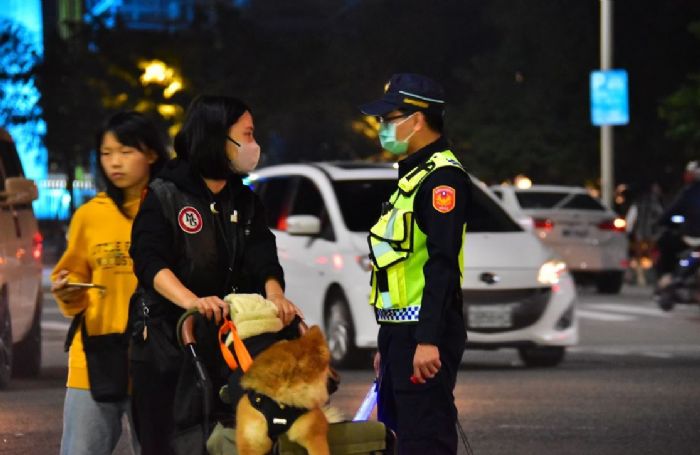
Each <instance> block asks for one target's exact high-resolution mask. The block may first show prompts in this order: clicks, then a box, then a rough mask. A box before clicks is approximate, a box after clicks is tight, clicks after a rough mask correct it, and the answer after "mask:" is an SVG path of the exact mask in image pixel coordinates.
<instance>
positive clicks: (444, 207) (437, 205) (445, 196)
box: [433, 185, 456, 213]
mask: <svg viewBox="0 0 700 455" xmlns="http://www.w3.org/2000/svg"><path fill="white" fill-rule="evenodd" d="M455 196H456V194H455V189H454V188H452V187H451V186H447V185H440V186H437V187H435V188H433V208H434V209H435V210H437V211H438V212H440V213H448V212H451V211H452V209H454V208H455V199H456V198H455Z"/></svg>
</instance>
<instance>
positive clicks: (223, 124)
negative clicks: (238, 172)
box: [174, 95, 251, 179]
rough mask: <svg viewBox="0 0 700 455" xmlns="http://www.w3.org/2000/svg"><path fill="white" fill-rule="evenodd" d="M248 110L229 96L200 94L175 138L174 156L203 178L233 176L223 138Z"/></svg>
mask: <svg viewBox="0 0 700 455" xmlns="http://www.w3.org/2000/svg"><path fill="white" fill-rule="evenodd" d="M245 111H248V112H251V110H250V108H249V107H248V106H247V105H246V104H245V103H244V102H243V101H241V100H239V99H237V98H233V97H230V96H217V95H203V96H198V97H197V98H195V99H194V100H193V101H192V103H191V104H190V106H189V107H188V108H187V114H186V115H185V123H184V124H183V125H182V129H181V130H180V132H179V133H177V135H176V136H175V144H174V145H175V153H177V157H178V158H179V159H181V160H184V161H187V162H189V163H190V166H191V167H192V169H193V170H194V171H195V172H196V173H197V174H199V175H201V176H202V177H204V178H209V179H225V178H227V177H229V176H230V175H231V173H232V171H231V167H230V164H229V159H228V156H226V136H227V135H228V130H229V128H231V125H233V124H234V123H236V122H237V121H238V119H239V118H241V115H243V114H244V113H245Z"/></svg>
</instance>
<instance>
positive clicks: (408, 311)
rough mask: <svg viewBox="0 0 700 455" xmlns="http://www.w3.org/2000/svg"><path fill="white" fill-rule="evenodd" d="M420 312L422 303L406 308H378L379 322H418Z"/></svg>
mask: <svg viewBox="0 0 700 455" xmlns="http://www.w3.org/2000/svg"><path fill="white" fill-rule="evenodd" d="M419 314H420V305H418V306H410V307H406V308H399V309H398V310H392V309H387V310H385V309H382V308H379V309H377V321H379V322H404V321H405V322H416V321H418V315H419Z"/></svg>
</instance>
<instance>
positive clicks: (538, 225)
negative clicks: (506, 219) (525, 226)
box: [532, 218, 554, 231]
mask: <svg viewBox="0 0 700 455" xmlns="http://www.w3.org/2000/svg"><path fill="white" fill-rule="evenodd" d="M532 224H533V225H534V226H535V229H544V230H545V231H551V230H552V229H553V228H554V221H552V220H550V219H549V218H533V220H532Z"/></svg>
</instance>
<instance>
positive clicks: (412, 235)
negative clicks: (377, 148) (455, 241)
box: [368, 150, 464, 323]
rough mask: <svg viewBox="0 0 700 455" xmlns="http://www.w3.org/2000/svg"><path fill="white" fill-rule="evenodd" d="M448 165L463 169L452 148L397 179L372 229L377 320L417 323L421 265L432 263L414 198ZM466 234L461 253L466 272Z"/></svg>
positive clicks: (422, 283) (422, 282)
mask: <svg viewBox="0 0 700 455" xmlns="http://www.w3.org/2000/svg"><path fill="white" fill-rule="evenodd" d="M446 166H453V167H457V168H459V169H461V170H464V169H463V168H462V166H461V164H460V163H459V161H457V159H456V158H455V156H454V155H453V154H452V152H450V151H449V150H446V151H443V152H438V153H435V154H433V155H432V156H431V157H430V159H428V160H427V161H426V162H425V163H423V164H421V165H420V166H418V167H416V168H415V169H413V170H411V171H410V172H409V173H408V174H406V175H405V176H404V177H403V178H401V179H400V180H399V183H398V189H397V190H396V191H395V192H394V193H393V194H392V196H391V198H390V207H391V208H390V209H389V210H387V211H386V212H385V213H383V214H382V216H380V218H379V220H378V221H377V222H376V223H375V224H374V226H372V228H371V229H370V234H369V236H368V243H369V246H370V253H371V254H370V258H371V259H372V268H373V273H372V289H371V293H370V305H372V306H374V307H375V308H376V315H377V320H378V321H379V322H393V323H401V322H416V321H418V317H419V313H420V305H421V300H422V296H423V288H424V287H425V277H424V275H423V267H424V266H425V264H426V262H427V261H428V258H429V255H428V249H427V246H426V242H427V236H426V235H425V233H423V232H422V231H421V229H420V227H419V226H418V225H417V224H416V223H415V219H414V216H413V201H414V199H415V195H416V194H417V192H418V191H417V190H418V188H419V187H420V185H421V184H422V182H423V181H424V180H425V178H426V177H427V176H428V175H430V174H431V173H432V172H434V171H435V170H437V169H440V168H442V167H446ZM463 251H464V236H463V237H462V249H461V250H460V252H459V268H460V275H461V274H462V272H463V268H464V263H463Z"/></svg>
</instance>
